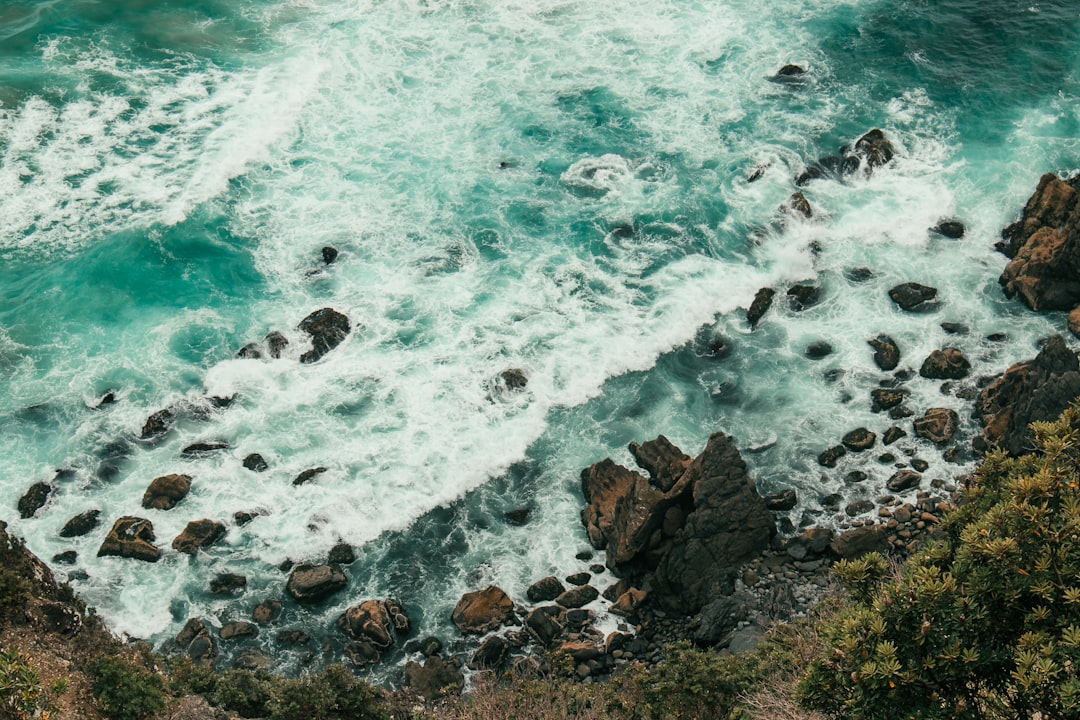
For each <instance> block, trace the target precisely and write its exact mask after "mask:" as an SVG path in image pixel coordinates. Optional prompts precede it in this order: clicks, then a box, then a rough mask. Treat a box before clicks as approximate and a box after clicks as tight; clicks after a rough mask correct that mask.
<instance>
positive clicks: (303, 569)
mask: <svg viewBox="0 0 1080 720" xmlns="http://www.w3.org/2000/svg"><path fill="white" fill-rule="evenodd" d="M347 584H348V580H347V579H346V577H345V573H344V572H343V571H342V569H341V568H340V567H339V566H337V565H297V566H296V567H295V568H293V571H292V574H290V575H289V582H288V583H287V584H286V585H285V590H286V591H287V592H288V593H289V595H291V596H292V598H293V599H294V600H296V601H297V602H316V601H318V600H322V599H323V598H325V597H328V596H330V595H333V594H334V593H336V592H339V591H341V590H344V589H345V586H346V585H347Z"/></svg>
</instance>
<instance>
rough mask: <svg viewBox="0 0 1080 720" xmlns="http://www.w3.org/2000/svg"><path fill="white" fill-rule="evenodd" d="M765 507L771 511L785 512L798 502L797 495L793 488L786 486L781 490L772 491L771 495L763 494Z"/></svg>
mask: <svg viewBox="0 0 1080 720" xmlns="http://www.w3.org/2000/svg"><path fill="white" fill-rule="evenodd" d="M764 499H765V507H767V508H768V509H769V510H771V511H772V512H786V511H788V510H790V509H791V508H793V507H795V505H796V504H797V503H798V501H799V499H798V496H797V495H796V494H795V490H794V489H792V488H788V489H787V490H784V491H782V492H778V493H773V494H772V495H766V496H765V498H764Z"/></svg>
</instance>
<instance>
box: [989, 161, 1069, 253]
mask: <svg viewBox="0 0 1080 720" xmlns="http://www.w3.org/2000/svg"><path fill="white" fill-rule="evenodd" d="M1076 184H1077V182H1076V178H1071V179H1069V180H1062V179H1060V178H1059V177H1057V176H1056V175H1053V174H1051V173H1046V174H1045V175H1043V176H1042V177H1041V178H1039V184H1038V186H1037V187H1036V188H1035V192H1034V193H1032V195H1031V197H1030V198H1028V201H1027V204H1026V205H1025V206H1024V211H1023V213H1022V214H1021V216H1020V219H1019V220H1017V221H1016V222H1014V223H1013V224H1011V225H1009V226H1008V227H1007V228H1005V229H1004V230H1002V231H1001V237H1002V240H1003V241H1004V242H1003V243H999V244H998V246H997V249H998V250H1000V251H1001V252H1002V253H1004V254H1005V256H1006V257H1010V258H1012V257H1016V254H1017V252H1018V251H1019V250H1020V247H1021V246H1022V245H1023V244H1024V242H1025V241H1026V240H1027V239H1028V238H1029V237H1031V236H1032V235H1033V234H1034V233H1035V232H1036V231H1037V230H1039V229H1040V228H1043V227H1050V228H1066V227H1068V228H1070V229H1071V228H1073V227H1075V225H1076V209H1077V193H1076Z"/></svg>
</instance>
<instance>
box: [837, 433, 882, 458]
mask: <svg viewBox="0 0 1080 720" xmlns="http://www.w3.org/2000/svg"><path fill="white" fill-rule="evenodd" d="M840 442H842V443H843V444H844V447H846V448H847V449H848V450H850V451H851V452H862V451H864V450H869V449H870V448H872V447H874V443H875V442H877V435H876V434H874V433H872V432H870V431H869V430H867V429H866V428H864V427H861V428H855V429H854V430H852V431H851V432H849V433H847V434H846V435H844V437H843V438H841V440H840Z"/></svg>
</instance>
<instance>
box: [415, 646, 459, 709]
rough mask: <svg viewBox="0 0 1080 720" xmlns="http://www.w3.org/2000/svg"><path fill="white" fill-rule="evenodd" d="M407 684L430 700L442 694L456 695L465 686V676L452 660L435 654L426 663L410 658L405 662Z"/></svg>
mask: <svg viewBox="0 0 1080 720" xmlns="http://www.w3.org/2000/svg"><path fill="white" fill-rule="evenodd" d="M405 686H406V687H410V688H412V689H413V690H414V691H415V692H416V693H417V694H419V695H420V696H421V697H423V698H424V699H425V700H427V701H428V702H431V701H432V700H435V699H436V698H438V697H439V696H441V695H456V694H458V693H460V692H461V689H462V688H463V687H464V686H465V676H464V675H463V674H462V673H461V670H460V669H459V668H458V667H457V666H456V665H454V664H453V663H452V662H449V661H446V660H443V659H442V658H441V657H439V656H437V655H435V656H432V657H429V658H427V659H426V660H425V661H424V664H423V665H421V664H420V663H417V662H414V661H412V660H410V661H409V662H407V663H406V664H405Z"/></svg>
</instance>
